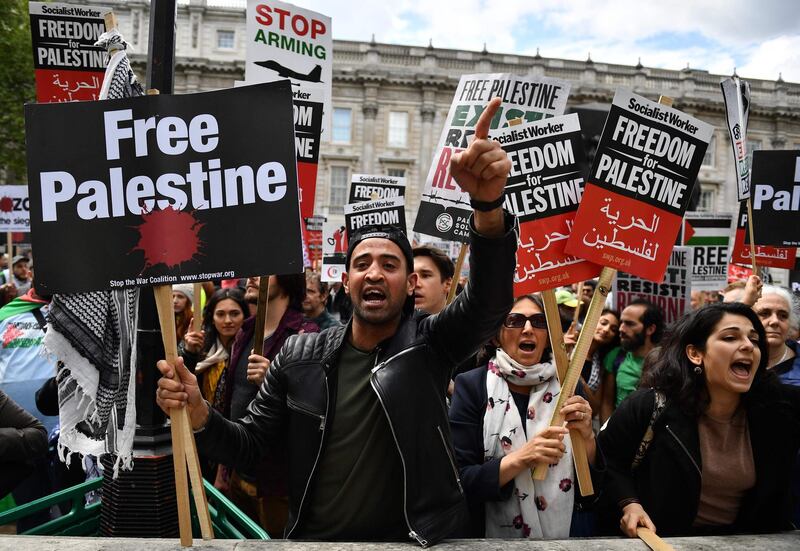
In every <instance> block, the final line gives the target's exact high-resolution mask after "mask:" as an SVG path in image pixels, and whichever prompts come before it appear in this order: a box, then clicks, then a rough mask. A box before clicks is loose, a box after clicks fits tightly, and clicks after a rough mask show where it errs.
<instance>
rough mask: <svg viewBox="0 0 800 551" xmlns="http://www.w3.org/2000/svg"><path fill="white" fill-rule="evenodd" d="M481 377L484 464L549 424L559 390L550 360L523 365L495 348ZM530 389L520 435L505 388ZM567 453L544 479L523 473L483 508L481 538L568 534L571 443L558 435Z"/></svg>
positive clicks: (519, 422) (517, 418) (514, 409)
mask: <svg viewBox="0 0 800 551" xmlns="http://www.w3.org/2000/svg"><path fill="white" fill-rule="evenodd" d="M488 369H489V373H487V374H486V395H487V396H488V404H487V406H486V414H485V415H484V417H483V445H484V449H485V450H486V451H485V460H486V461H489V460H491V459H493V458H495V457H503V456H505V455H507V454H509V453H511V452H512V451H515V450H518V449H520V448H522V447H523V446H524V445H525V443H526V432H527V438H528V439H532V438H534V437H535V436H536V435H537V434H539V433H540V432H542V431H543V430H544V429H546V428H547V427H548V426H549V425H550V419H551V418H552V416H553V412H554V411H555V407H556V403H557V402H558V394H559V393H560V392H561V386H560V385H559V383H558V378H557V377H556V368H555V364H553V363H552V362H547V363H541V364H536V365H533V366H523V365H521V364H519V363H518V362H516V361H514V360H513V359H512V358H511V357H510V356H509V355H508V354H506V353H505V352H504V351H503V350H502V349H500V348H498V349H497V353H496V354H495V356H494V358H492V359H491V360H489V365H488ZM507 381H508V382H511V383H512V384H515V385H519V386H526V387H531V393H530V399H529V401H528V413H527V416H526V417H527V419H526V420H525V431H523V430H522V420H521V419H520V415H519V411H518V410H517V407H516V404H515V403H514V397H513V396H512V394H511V390H510V389H509V388H508V382H507ZM564 444H565V445H566V448H567V451H566V453H565V454H564V457H562V458H561V460H560V461H559V462H558V463H557V464H556V465H553V466H551V467H550V468H549V470H548V473H547V478H546V479H545V480H541V481H539V480H533V478H532V477H531V471H529V470H527V469H526V470H524V471H522V472H521V473H520V474H518V475H517V476H516V477H515V478H514V491H513V493H512V495H511V498H510V499H508V500H506V501H497V502H489V503H487V504H486V537H489V538H545V539H559V538H566V537H568V536H569V527H570V521H571V519H572V506H573V503H574V499H575V490H574V484H575V482H574V475H573V469H572V444H571V442H570V440H569V435H567V436H565V437H564Z"/></svg>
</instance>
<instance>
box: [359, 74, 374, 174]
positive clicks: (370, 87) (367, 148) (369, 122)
mask: <svg viewBox="0 0 800 551" xmlns="http://www.w3.org/2000/svg"><path fill="white" fill-rule="evenodd" d="M361 112H362V114H363V115H364V126H363V133H364V135H363V136H362V140H361V142H362V144H363V153H362V155H361V170H362V171H363V172H364V173H365V174H372V173H373V171H374V170H375V147H374V142H375V117H376V116H377V115H378V85H377V84H375V83H365V84H364V105H363V106H362V107H361Z"/></svg>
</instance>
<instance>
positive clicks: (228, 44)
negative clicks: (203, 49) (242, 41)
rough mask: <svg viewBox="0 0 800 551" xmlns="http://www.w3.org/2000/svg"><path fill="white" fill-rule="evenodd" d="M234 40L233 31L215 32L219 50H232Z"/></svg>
mask: <svg viewBox="0 0 800 551" xmlns="http://www.w3.org/2000/svg"><path fill="white" fill-rule="evenodd" d="M234 38H235V35H234V32H233V31H223V30H221V29H219V30H217V48H219V49H220V50H233V47H234Z"/></svg>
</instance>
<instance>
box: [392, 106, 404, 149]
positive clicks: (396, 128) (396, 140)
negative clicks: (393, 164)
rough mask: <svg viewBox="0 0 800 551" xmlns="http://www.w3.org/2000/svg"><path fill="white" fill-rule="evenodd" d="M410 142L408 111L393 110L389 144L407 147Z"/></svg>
mask: <svg viewBox="0 0 800 551" xmlns="http://www.w3.org/2000/svg"><path fill="white" fill-rule="evenodd" d="M407 144H408V113H406V112H405V111H391V112H390V113H389V145H390V146H391V147H406V145H407Z"/></svg>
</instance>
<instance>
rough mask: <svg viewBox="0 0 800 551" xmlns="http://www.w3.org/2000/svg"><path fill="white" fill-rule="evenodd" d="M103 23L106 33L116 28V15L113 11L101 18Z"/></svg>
mask: <svg viewBox="0 0 800 551" xmlns="http://www.w3.org/2000/svg"><path fill="white" fill-rule="evenodd" d="M103 21H105V24H106V30H107V31H110V30H111V29H116V28H117V26H118V25H117V15H116V14H115V13H114V12H113V11H110V12H108V13H107V14H105V15H104V16H103Z"/></svg>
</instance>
